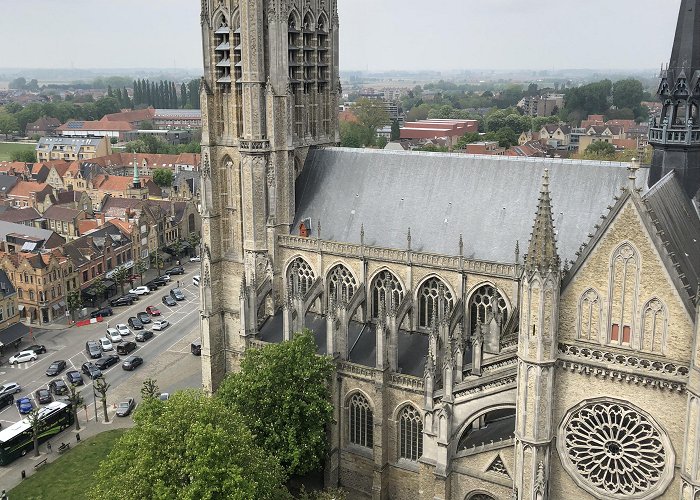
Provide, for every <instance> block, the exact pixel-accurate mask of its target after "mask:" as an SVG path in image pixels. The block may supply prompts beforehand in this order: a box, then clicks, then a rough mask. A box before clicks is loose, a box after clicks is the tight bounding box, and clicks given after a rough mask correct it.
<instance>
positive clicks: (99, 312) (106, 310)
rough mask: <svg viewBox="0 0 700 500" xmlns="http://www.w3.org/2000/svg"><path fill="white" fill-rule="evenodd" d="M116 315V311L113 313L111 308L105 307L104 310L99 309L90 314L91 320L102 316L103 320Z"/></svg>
mask: <svg viewBox="0 0 700 500" xmlns="http://www.w3.org/2000/svg"><path fill="white" fill-rule="evenodd" d="M113 314H114V311H112V308H111V307H103V308H102V309H98V310H96V311H92V312H91V313H90V317H91V318H98V317H100V316H102V317H103V318H104V317H106V316H112V315H113Z"/></svg>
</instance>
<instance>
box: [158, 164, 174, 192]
mask: <svg viewBox="0 0 700 500" xmlns="http://www.w3.org/2000/svg"><path fill="white" fill-rule="evenodd" d="M174 180H175V176H174V175H173V171H172V170H170V169H168V168H157V169H155V170H154V171H153V182H155V183H156V184H157V185H158V186H160V187H161V188H169V187H171V186H172V185H173V181H174Z"/></svg>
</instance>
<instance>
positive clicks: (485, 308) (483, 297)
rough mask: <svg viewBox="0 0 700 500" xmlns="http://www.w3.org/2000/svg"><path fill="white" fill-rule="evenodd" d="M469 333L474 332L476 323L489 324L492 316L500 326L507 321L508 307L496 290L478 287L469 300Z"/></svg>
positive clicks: (488, 286)
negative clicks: (497, 318) (496, 317)
mask: <svg viewBox="0 0 700 500" xmlns="http://www.w3.org/2000/svg"><path fill="white" fill-rule="evenodd" d="M469 314H470V319H471V331H472V332H475V331H476V325H477V324H478V323H482V324H483V323H489V322H490V321H491V318H493V317H494V314H495V315H497V316H499V317H500V321H501V323H502V324H505V322H506V321H507V320H508V305H507V304H506V301H505V299H504V298H503V297H502V296H501V294H500V293H498V290H496V288H494V287H493V286H491V285H484V286H482V287H479V289H477V290H476V291H475V292H474V293H473V294H472V297H471V299H470V300H469Z"/></svg>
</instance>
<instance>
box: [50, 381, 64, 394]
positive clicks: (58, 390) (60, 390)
mask: <svg viewBox="0 0 700 500" xmlns="http://www.w3.org/2000/svg"><path fill="white" fill-rule="evenodd" d="M49 391H51V392H53V393H54V394H56V395H57V396H58V395H61V394H68V386H67V385H66V383H65V382H64V381H63V379H60V378H57V379H56V380H52V381H51V382H49Z"/></svg>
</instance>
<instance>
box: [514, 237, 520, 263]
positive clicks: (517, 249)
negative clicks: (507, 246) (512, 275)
mask: <svg viewBox="0 0 700 500" xmlns="http://www.w3.org/2000/svg"><path fill="white" fill-rule="evenodd" d="M515 263H516V264H520V242H519V241H518V240H515Z"/></svg>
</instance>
